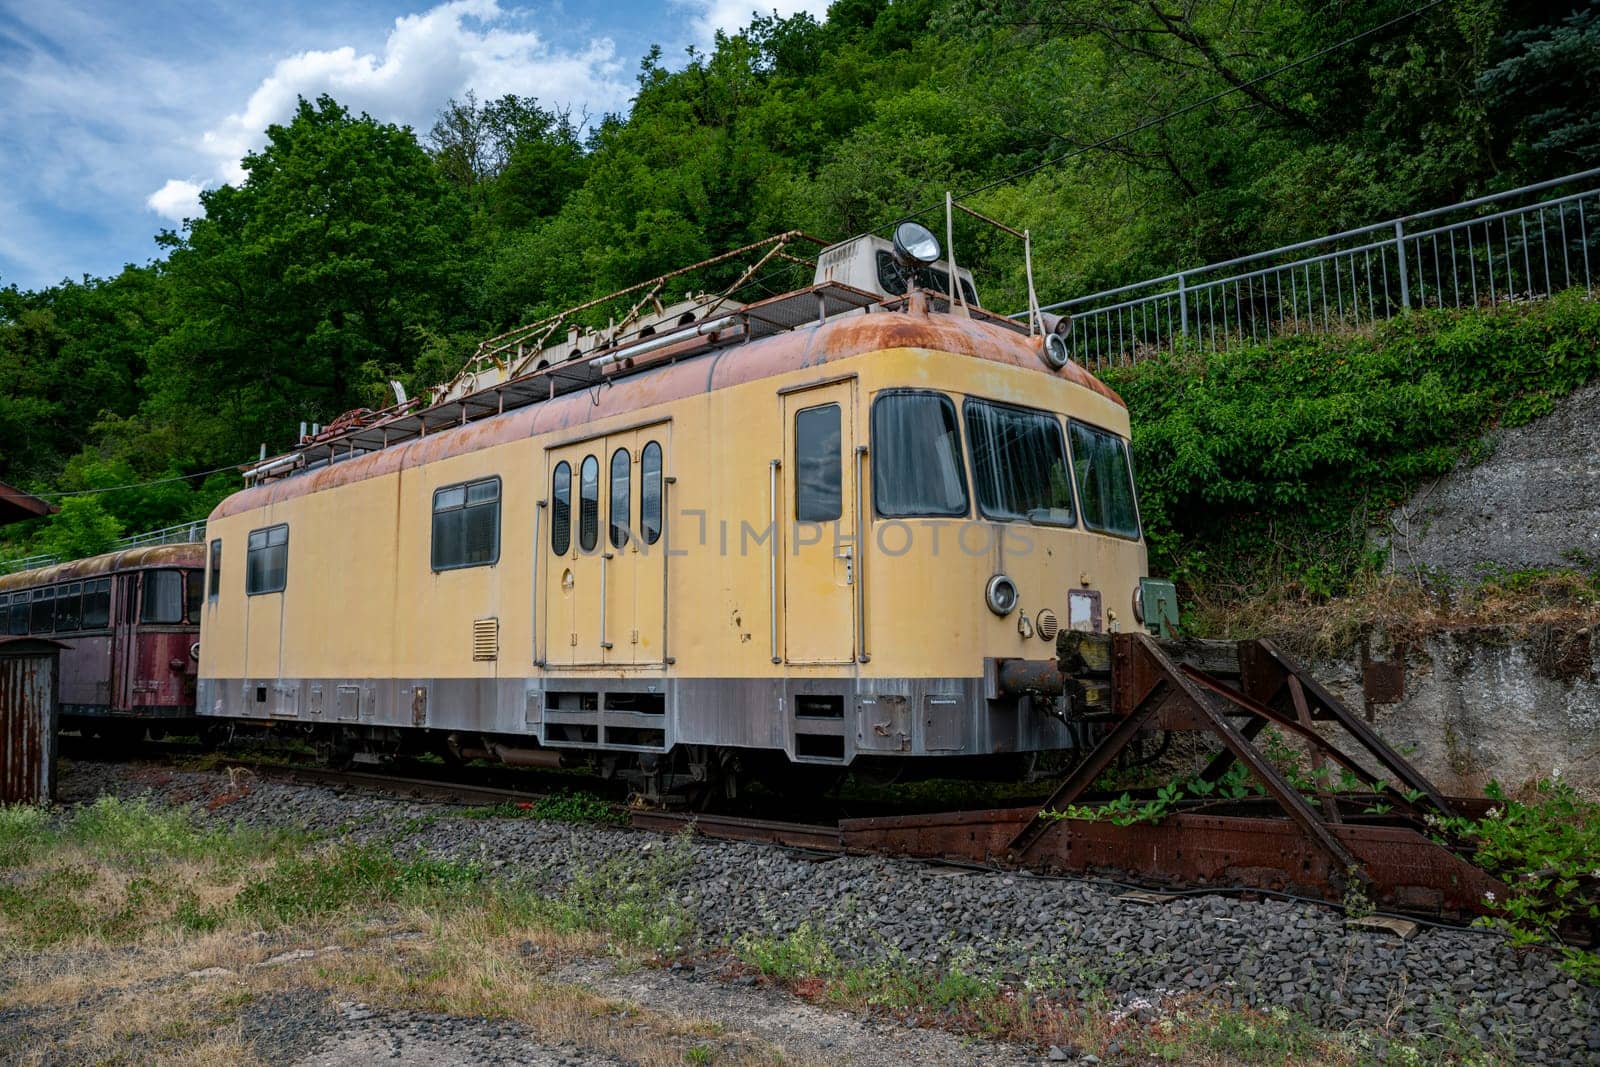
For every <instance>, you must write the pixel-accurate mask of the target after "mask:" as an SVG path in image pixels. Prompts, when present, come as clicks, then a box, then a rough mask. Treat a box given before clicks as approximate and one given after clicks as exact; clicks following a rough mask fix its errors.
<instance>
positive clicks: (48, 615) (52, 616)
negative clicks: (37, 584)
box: [28, 589, 56, 634]
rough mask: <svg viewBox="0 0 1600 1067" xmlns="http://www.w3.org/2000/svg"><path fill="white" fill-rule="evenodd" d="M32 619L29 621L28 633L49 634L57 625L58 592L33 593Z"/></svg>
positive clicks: (43, 590) (52, 590)
mask: <svg viewBox="0 0 1600 1067" xmlns="http://www.w3.org/2000/svg"><path fill="white" fill-rule="evenodd" d="M32 609H33V610H32V612H31V616H32V617H31V618H30V619H29V620H28V632H29V633H31V634H47V633H49V632H50V629H51V627H53V626H54V625H55V623H56V591H55V590H54V589H35V590H34V591H33V604H32Z"/></svg>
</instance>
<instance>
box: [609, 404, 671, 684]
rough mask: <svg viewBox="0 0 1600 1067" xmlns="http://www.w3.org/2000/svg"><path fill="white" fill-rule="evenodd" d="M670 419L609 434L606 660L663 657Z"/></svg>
mask: <svg viewBox="0 0 1600 1067" xmlns="http://www.w3.org/2000/svg"><path fill="white" fill-rule="evenodd" d="M666 440H667V424H665V423H663V424H660V425H657V426H649V427H645V428H643V429H640V430H633V431H629V432H627V433H622V434H612V435H611V436H609V437H607V438H606V439H605V468H604V474H605V491H604V494H603V495H604V496H605V503H606V528H605V533H604V540H605V545H604V548H605V551H604V553H603V555H602V557H601V565H602V567H603V568H604V570H605V583H604V585H605V613H604V617H603V619H602V622H603V624H604V625H603V628H604V634H603V635H602V637H603V640H602V642H601V648H602V651H603V653H604V655H605V662H606V663H608V664H614V665H617V666H635V665H641V664H655V663H661V662H662V661H663V659H664V656H665V653H664V652H663V650H662V639H663V637H664V635H665V633H666V622H665V604H666V598H665V593H666V586H665V582H666V573H667V572H666V545H665V543H664V542H663V541H662V536H663V518H664V516H663V509H664V501H663V497H662V491H663V489H664V487H665V482H664V478H665V473H664V469H663V468H664V465H665V462H666V450H665V444H666Z"/></svg>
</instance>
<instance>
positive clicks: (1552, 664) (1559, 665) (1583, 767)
mask: <svg viewBox="0 0 1600 1067" xmlns="http://www.w3.org/2000/svg"><path fill="white" fill-rule="evenodd" d="M1375 644H1376V643H1375ZM1372 651H1373V655H1374V656H1375V657H1378V658H1389V653H1390V650H1388V649H1382V650H1380V649H1378V648H1377V647H1374V648H1373V650H1372ZM1313 669H1314V672H1315V673H1316V675H1317V677H1318V678H1319V679H1320V680H1321V681H1322V682H1324V684H1326V685H1328V687H1329V688H1330V689H1332V690H1333V691H1334V692H1335V693H1336V694H1337V695H1338V696H1339V697H1341V698H1342V699H1344V700H1345V702H1346V703H1347V704H1348V705H1349V707H1350V708H1352V709H1355V710H1359V709H1361V708H1362V707H1363V690H1362V664H1361V655H1360V652H1359V651H1356V652H1354V653H1353V654H1352V655H1350V656H1349V657H1347V658H1344V659H1340V660H1337V661H1333V662H1324V663H1319V664H1317V665H1316V666H1315V667H1314V668H1313ZM1373 710H1374V713H1375V715H1376V724H1377V727H1378V729H1379V731H1380V732H1381V733H1382V734H1383V736H1384V737H1385V738H1386V739H1387V740H1388V741H1390V742H1391V743H1393V744H1395V745H1397V746H1403V751H1407V752H1409V753H1410V759H1411V760H1412V761H1413V762H1414V763H1415V764H1417V765H1418V768H1419V769H1420V770H1421V771H1422V772H1423V773H1425V774H1426V775H1428V776H1429V777H1430V778H1432V779H1433V781H1434V782H1435V783H1437V784H1438V785H1439V786H1441V787H1442V788H1443V789H1444V790H1445V792H1448V793H1462V794H1470V793H1480V792H1481V791H1482V789H1483V786H1484V784H1485V783H1486V782H1488V781H1489V780H1491V779H1494V780H1496V781H1498V782H1500V783H1501V784H1502V785H1504V786H1506V787H1507V788H1515V787H1517V786H1519V785H1521V784H1523V783H1525V782H1528V781H1530V780H1535V779H1539V778H1548V777H1550V775H1551V773H1552V772H1553V771H1556V770H1559V771H1560V773H1561V776H1562V777H1563V778H1566V779H1568V780H1570V781H1572V782H1573V783H1574V784H1575V785H1578V786H1579V787H1580V788H1581V789H1583V791H1584V792H1586V793H1588V794H1590V795H1591V796H1594V797H1597V798H1600V635H1595V634H1594V633H1593V632H1592V631H1590V630H1587V629H1584V630H1570V631H1543V630H1539V631H1536V632H1534V633H1533V634H1532V635H1522V634H1518V633H1516V632H1514V631H1512V630H1510V629H1491V628H1474V629H1463V630H1452V631H1446V632H1442V633H1439V634H1436V635H1434V636H1432V637H1430V638H1428V639H1427V640H1426V641H1424V642H1422V643H1421V644H1419V645H1415V646H1412V647H1410V648H1409V649H1407V650H1406V654H1405V691H1404V695H1403V697H1402V699H1401V700H1400V702H1399V703H1396V704H1390V705H1377V706H1375V707H1374V709H1373Z"/></svg>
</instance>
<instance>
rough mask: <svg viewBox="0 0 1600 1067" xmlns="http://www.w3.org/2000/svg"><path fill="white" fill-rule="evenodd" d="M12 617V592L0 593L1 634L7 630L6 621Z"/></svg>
mask: <svg viewBox="0 0 1600 1067" xmlns="http://www.w3.org/2000/svg"><path fill="white" fill-rule="evenodd" d="M10 618H11V594H10V593H0V634H3V633H5V632H6V623H7V622H9V621H10Z"/></svg>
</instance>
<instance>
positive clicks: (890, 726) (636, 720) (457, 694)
mask: <svg viewBox="0 0 1600 1067" xmlns="http://www.w3.org/2000/svg"><path fill="white" fill-rule="evenodd" d="M198 707H199V713H200V714H201V715H202V716H206V717H221V718H234V719H252V720H258V721H259V720H272V721H283V722H301V723H310V724H325V725H337V724H341V723H342V724H349V725H359V726H381V727H397V728H411V729H428V730H443V731H462V732H472V733H483V734H496V735H502V736H508V737H519V736H520V737H524V738H527V739H529V740H532V741H536V742H537V743H538V744H540V745H544V746H547V747H552V748H571V749H593V750H605V751H634V752H662V751H666V750H668V749H671V748H673V747H675V746H678V745H711V746H717V747H727V748H748V749H768V750H776V751H783V752H785V753H787V754H788V755H789V757H790V758H791V759H794V760H796V761H798V762H817V763H832V764H842V763H849V762H852V761H853V760H855V759H856V758H857V757H861V756H873V757H876V756H882V757H939V756H946V757H949V756H985V755H994V754H1003V753H1026V752H1041V751H1050V750H1056V749H1064V748H1071V747H1072V746H1073V738H1072V734H1071V733H1070V732H1069V731H1068V730H1067V729H1066V727H1064V726H1063V725H1062V724H1061V722H1060V721H1059V720H1057V719H1056V718H1054V717H1053V716H1051V715H1049V714H1046V712H1045V711H1044V710H1043V709H1041V708H1036V707H1035V706H1033V705H1032V704H1031V703H1030V702H1029V701H1028V700H1026V699H1021V700H1019V699H1016V698H1005V697H1003V698H1000V699H992V698H990V697H989V696H986V686H985V684H984V680H983V679H982V678H981V677H973V678H859V677H842V678H840V677H836V678H823V677H794V676H791V677H787V678H668V677H659V676H657V677H648V676H639V675H626V676H622V677H618V676H616V675H611V676H602V675H599V674H568V675H559V676H551V675H545V676H543V677H538V678H497V679H466V678H202V679H201V680H200V683H199V700H198Z"/></svg>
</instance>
